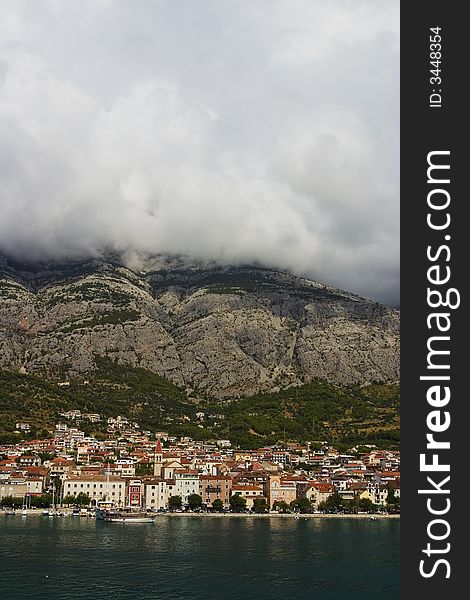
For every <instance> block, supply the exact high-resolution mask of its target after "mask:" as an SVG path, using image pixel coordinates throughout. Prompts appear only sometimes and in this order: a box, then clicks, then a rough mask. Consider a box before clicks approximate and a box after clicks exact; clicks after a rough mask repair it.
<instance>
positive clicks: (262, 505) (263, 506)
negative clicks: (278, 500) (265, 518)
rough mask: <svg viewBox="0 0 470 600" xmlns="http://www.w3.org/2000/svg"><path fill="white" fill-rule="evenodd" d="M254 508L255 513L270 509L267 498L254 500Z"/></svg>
mask: <svg viewBox="0 0 470 600" xmlns="http://www.w3.org/2000/svg"><path fill="white" fill-rule="evenodd" d="M253 510H254V512H255V513H265V512H267V511H268V503H267V502H266V498H255V499H254V500H253Z"/></svg>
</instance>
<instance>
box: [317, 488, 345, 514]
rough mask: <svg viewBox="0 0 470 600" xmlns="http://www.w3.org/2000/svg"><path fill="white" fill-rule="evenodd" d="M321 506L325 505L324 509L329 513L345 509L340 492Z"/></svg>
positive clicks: (332, 495) (329, 497) (331, 496)
mask: <svg viewBox="0 0 470 600" xmlns="http://www.w3.org/2000/svg"><path fill="white" fill-rule="evenodd" d="M321 504H322V505H323V507H324V509H325V510H328V511H338V510H343V509H344V501H343V499H342V498H341V496H340V495H339V494H338V492H335V493H334V494H331V495H330V496H328V498H327V499H326V501H325V502H324V503H323V502H322V503H321Z"/></svg>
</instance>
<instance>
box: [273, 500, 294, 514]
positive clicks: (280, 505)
mask: <svg viewBox="0 0 470 600" xmlns="http://www.w3.org/2000/svg"><path fill="white" fill-rule="evenodd" d="M273 510H278V511H279V512H282V513H286V512H290V511H289V505H288V504H287V502H285V501H284V500H276V502H274V504H273Z"/></svg>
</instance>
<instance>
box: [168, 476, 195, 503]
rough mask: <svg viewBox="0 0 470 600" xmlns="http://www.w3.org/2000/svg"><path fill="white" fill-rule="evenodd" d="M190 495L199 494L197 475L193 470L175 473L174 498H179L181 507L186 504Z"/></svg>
mask: <svg viewBox="0 0 470 600" xmlns="http://www.w3.org/2000/svg"><path fill="white" fill-rule="evenodd" d="M192 494H199V473H198V472H197V471H195V470H191V469H188V470H187V471H177V472H176V473H175V494H174V495H175V496H181V499H182V500H183V505H185V504H188V498H189V496H191V495H192Z"/></svg>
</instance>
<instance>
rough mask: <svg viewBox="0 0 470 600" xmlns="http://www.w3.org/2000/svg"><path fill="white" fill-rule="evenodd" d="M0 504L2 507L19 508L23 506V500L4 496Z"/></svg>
mask: <svg viewBox="0 0 470 600" xmlns="http://www.w3.org/2000/svg"><path fill="white" fill-rule="evenodd" d="M0 504H1V505H2V506H21V505H22V504H23V498H21V497H18V498H15V497H14V496H4V497H3V498H2V499H1V500H0Z"/></svg>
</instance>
